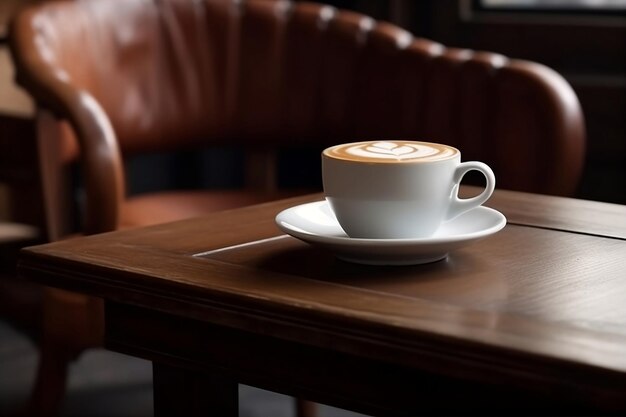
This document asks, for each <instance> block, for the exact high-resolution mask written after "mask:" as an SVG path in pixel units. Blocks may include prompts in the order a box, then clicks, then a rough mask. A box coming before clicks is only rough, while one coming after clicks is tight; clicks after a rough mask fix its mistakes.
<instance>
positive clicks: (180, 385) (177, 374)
mask: <svg viewBox="0 0 626 417" xmlns="http://www.w3.org/2000/svg"><path fill="white" fill-rule="evenodd" d="M152 372H153V386H154V415H155V417H170V416H176V417H178V416H190V417H191V416H204V417H209V416H220V417H222V416H223V417H231V416H232V417H235V416H237V415H238V414H239V404H238V385H237V382H236V381H233V380H231V379H229V378H228V377H224V376H223V375H219V374H208V373H199V372H195V371H190V370H187V369H181V368H175V367H172V366H169V365H165V364H160V363H153V365H152Z"/></svg>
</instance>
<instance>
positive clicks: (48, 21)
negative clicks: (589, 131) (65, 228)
mask: <svg viewBox="0 0 626 417" xmlns="http://www.w3.org/2000/svg"><path fill="white" fill-rule="evenodd" d="M11 39H12V42H13V52H14V54H15V59H16V62H17V68H18V81H19V82H20V83H21V84H22V85H23V86H24V87H26V88H27V90H28V91H30V92H31V94H33V96H34V97H35V99H36V100H37V101H38V103H39V105H40V106H41V107H43V108H48V109H50V110H52V111H53V112H54V113H55V115H57V116H58V117H60V118H63V119H68V120H70V123H71V124H72V127H73V128H74V130H75V132H76V133H77V137H78V141H79V143H80V148H81V153H82V155H83V159H84V161H85V162H86V164H87V167H86V170H87V173H86V174H87V178H93V180H92V181H89V182H88V184H87V185H88V189H87V195H88V200H87V203H88V212H89V213H90V217H91V219H92V220H91V221H89V220H88V224H95V223H98V222H102V221H103V220H97V219H109V221H108V223H107V224H102V225H99V226H94V227H93V231H102V230H107V229H111V228H114V227H116V226H117V223H118V222H119V221H120V219H119V213H120V212H121V211H122V205H123V201H124V173H123V169H122V162H121V161H122V159H121V157H122V154H126V153H137V152H140V151H146V150H163V149H171V148H174V147H179V146H186V145H188V146H191V145H196V144H200V143H202V144H207V143H228V144H233V143H236V144H241V145H246V146H248V147H250V146H264V147H265V146H270V145H272V146H273V145H276V144H287V143H288V144H297V143H305V142H316V143H320V142H321V143H337V142H345V141H350V140H355V139H363V138H367V139H371V138H398V137H403V138H414V139H422V140H429V141H435V142H444V143H448V144H452V145H455V146H457V147H459V148H460V149H461V150H462V152H463V156H464V159H480V160H484V161H486V162H488V163H489V164H490V165H491V166H492V167H493V169H494V171H495V173H496V177H497V178H498V185H499V186H500V187H503V188H511V189H518V190H525V191H534V192H540V193H550V194H561V195H570V194H572V193H573V192H574V191H575V189H576V185H577V183H578V180H579V177H580V174H581V170H582V164H583V155H584V145H585V133H584V126H583V118H582V114H581V110H580V106H579V103H578V100H577V98H576V96H575V94H574V92H573V91H572V89H571V88H570V86H569V85H568V84H567V83H566V82H565V81H564V79H563V78H562V77H561V76H559V75H558V74H556V73H555V72H553V71H552V70H550V69H548V68H546V67H544V66H541V65H539V64H536V63H531V62H526V61H520V60H513V59H508V58H506V57H504V56H501V55H497V54H493V53H487V52H476V51H471V50H461V49H454V48H446V47H444V46H442V45H440V44H438V43H435V42H431V41H428V40H425V39H415V38H413V37H411V35H410V34H409V33H407V32H406V31H404V30H402V29H400V28H398V27H395V26H393V25H391V24H388V23H383V22H375V21H374V20H372V19H371V18H369V17H366V16H363V15H360V14H356V13H352V12H347V11H337V10H335V9H334V8H331V7H328V6H323V5H319V4H312V3H297V4H291V3H289V2H286V1H265V0H264V1H245V2H238V1H217V0H204V1H187V0H161V1H148V0H125V1H81V2H76V3H74V2H69V3H67V2H60V3H53V4H47V5H45V6H43V7H37V8H32V9H30V10H28V11H26V12H25V13H23V14H22V15H21V16H20V17H19V19H18V20H17V22H16V24H15V25H14V27H13V32H12V38H11ZM63 149H64V151H63V153H62V155H63V157H64V158H65V159H72V158H74V157H76V154H77V149H78V147H77V146H75V145H74V144H72V143H71V142H70V141H69V140H66V142H65V143H64V147H63ZM120 151H121V152H120ZM93 167H96V168H93ZM92 201H93V202H98V204H96V203H91V204H89V203H90V202H92ZM111 213H115V215H113V216H112V215H111ZM122 223H123V221H122Z"/></svg>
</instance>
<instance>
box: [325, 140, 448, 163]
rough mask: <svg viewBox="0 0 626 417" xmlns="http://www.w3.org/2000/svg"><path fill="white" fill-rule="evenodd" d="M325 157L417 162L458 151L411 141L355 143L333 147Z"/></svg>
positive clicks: (433, 144)
mask: <svg viewBox="0 0 626 417" xmlns="http://www.w3.org/2000/svg"><path fill="white" fill-rule="evenodd" d="M324 153H325V154H326V156H329V157H331V158H338V159H344V160H351V161H363V162H419V161H438V160H444V159H449V158H451V157H453V156H455V155H457V154H458V151H457V150H456V149H455V148H453V147H451V146H446V145H441V144H437V143H428V142H412V141H396V140H394V141H379V142H357V143H346V144H342V145H337V146H333V147H331V148H328V149H326V150H325V151H324Z"/></svg>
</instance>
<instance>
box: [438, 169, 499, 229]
mask: <svg viewBox="0 0 626 417" xmlns="http://www.w3.org/2000/svg"><path fill="white" fill-rule="evenodd" d="M469 171H479V172H481V173H482V174H483V175H484V176H485V179H486V180H487V184H486V186H485V189H484V190H483V192H482V193H480V194H478V195H477V196H475V197H472V198H459V185H460V183H461V180H462V179H463V176H464V175H465V174H467V173H468V172H469ZM495 188H496V177H495V175H494V174H493V171H492V170H491V168H489V166H488V165H487V164H484V163H482V162H477V161H469V162H462V163H460V164H459V165H458V166H457V167H456V171H455V172H454V187H453V189H452V195H451V196H450V198H451V199H452V202H451V203H450V206H449V209H448V213H447V216H446V220H452V219H454V218H455V217H457V216H458V215H460V214H463V213H465V212H466V211H468V210H471V209H473V208H475V207H478V206H480V205H481V204H483V203H484V202H485V201H487V200H488V199H489V197H491V194H492V193H493V190H494V189H495Z"/></svg>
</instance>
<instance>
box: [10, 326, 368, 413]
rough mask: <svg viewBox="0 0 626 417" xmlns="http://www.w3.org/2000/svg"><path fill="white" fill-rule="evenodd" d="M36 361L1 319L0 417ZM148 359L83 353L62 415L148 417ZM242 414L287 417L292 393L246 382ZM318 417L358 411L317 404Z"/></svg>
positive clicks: (19, 397) (22, 396)
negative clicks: (278, 391)
mask: <svg viewBox="0 0 626 417" xmlns="http://www.w3.org/2000/svg"><path fill="white" fill-rule="evenodd" d="M36 363H37V351H36V349H35V348H34V346H33V345H32V344H31V343H30V341H29V340H28V339H26V338H25V337H23V336H22V335H21V334H20V333H18V332H17V331H15V330H14V329H13V328H11V327H10V326H9V325H7V324H6V323H5V322H3V321H1V320H0V416H10V415H11V413H12V412H14V411H15V410H16V409H17V408H18V407H19V406H20V405H21V404H23V403H24V401H25V400H26V399H27V396H28V392H29V389H30V386H31V383H32V380H33V376H34V372H35V367H36ZM151 378H152V370H151V366H150V363H149V362H147V361H144V360H139V359H136V358H131V357H129V356H125V355H121V354H116V353H114V352H109V351H105V350H94V351H91V352H88V353H86V354H84V355H83V356H81V358H80V359H79V360H78V361H77V362H76V363H75V364H74V365H73V367H72V369H71V375H70V381H69V394H68V397H67V400H66V402H65V405H64V408H63V412H62V417H79V416H80V417H100V416H102V417H104V416H106V417H148V416H152V415H153V409H152V386H151ZM239 396H240V406H239V411H240V412H239V414H240V416H241V417H290V416H293V414H294V413H293V406H292V400H291V398H290V397H286V396H284V395H280V394H276V393H273V392H269V391H264V390H260V389H257V388H253V387H248V386H240V389H239ZM318 415H319V417H358V416H360V414H356V413H351V412H348V411H344V410H339V409H336V408H332V407H328V406H323V405H320V407H319V411H318Z"/></svg>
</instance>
